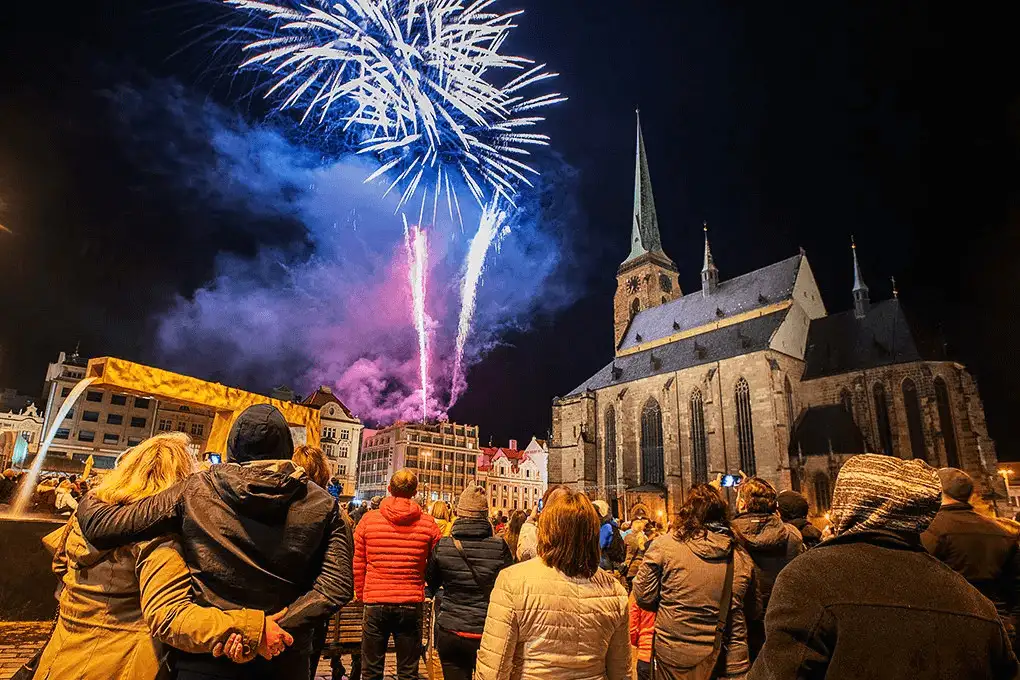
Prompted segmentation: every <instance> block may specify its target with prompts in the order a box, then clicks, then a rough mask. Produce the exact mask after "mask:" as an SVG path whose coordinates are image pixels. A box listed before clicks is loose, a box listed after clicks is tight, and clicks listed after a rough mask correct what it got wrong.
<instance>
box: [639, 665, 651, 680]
mask: <svg viewBox="0 0 1020 680" xmlns="http://www.w3.org/2000/svg"><path fill="white" fill-rule="evenodd" d="M637 680H652V664H651V662H648V661H638V662H637Z"/></svg>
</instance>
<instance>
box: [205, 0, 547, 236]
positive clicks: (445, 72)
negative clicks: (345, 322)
mask: <svg viewBox="0 0 1020 680" xmlns="http://www.w3.org/2000/svg"><path fill="white" fill-rule="evenodd" d="M225 2H227V3H228V4H230V5H233V6H234V7H236V8H237V9H238V10H241V11H243V12H245V13H247V14H248V16H249V17H251V18H253V19H255V22H254V23H249V25H248V29H251V30H254V31H255V32H256V37H255V38H254V39H253V40H252V41H251V42H249V43H248V44H246V45H245V50H246V51H247V52H249V53H251V55H250V56H249V57H248V58H247V59H246V60H245V61H244V63H243V64H242V67H251V66H257V67H261V68H266V69H269V70H270V71H271V72H272V74H273V78H274V82H273V83H272V85H271V87H270V88H269V90H268V92H267V93H266V96H267V97H270V96H275V97H279V98H280V103H279V107H280V108H281V109H287V108H297V109H299V110H302V118H301V120H302V122H304V121H306V120H308V119H311V120H312V121H315V122H317V123H318V124H319V125H321V126H323V128H324V129H325V130H326V131H327V132H337V131H342V133H343V134H344V135H345V138H346V139H348V140H352V143H353V145H354V146H355V148H356V149H357V150H358V151H359V152H361V153H371V154H374V155H376V156H377V157H378V159H379V160H380V162H381V166H380V168H379V169H378V171H377V172H375V173H373V175H372V176H371V177H369V181H371V180H374V179H376V178H378V177H380V176H383V175H388V176H390V177H392V178H393V180H392V183H391V184H390V186H389V189H388V190H387V191H393V190H394V189H396V190H398V191H399V192H400V206H401V207H402V206H404V205H406V204H407V203H408V202H409V201H410V200H411V199H412V198H413V197H414V196H416V195H418V194H421V200H422V208H421V210H422V211H423V212H424V210H425V205H426V202H428V201H429V193H430V190H431V194H432V195H431V204H432V205H431V207H432V212H433V217H434V215H435V211H436V206H437V204H438V201H439V197H440V195H441V194H445V195H446V198H447V205H448V207H449V211H450V216H451V218H452V217H453V215H454V210H455V209H456V212H457V213H458V216H459V213H460V206H459V205H458V204H457V196H456V191H455V190H454V187H455V186H456V184H457V183H459V181H460V180H463V183H464V185H465V186H467V187H468V189H469V190H470V192H471V194H472V195H473V196H474V198H475V200H476V201H477V202H478V203H479V204H480V205H483V204H486V203H488V202H489V201H490V200H492V199H494V198H503V199H505V200H507V201H510V202H511V203H512V202H513V200H514V197H515V195H516V192H517V187H518V186H519V184H520V183H525V184H530V181H529V176H530V175H533V174H536V171H535V170H534V169H533V168H532V167H531V166H529V165H528V164H527V162H526V160H527V157H528V156H529V155H530V154H529V151H528V148H529V147H532V146H536V145H546V144H548V141H549V138H548V137H547V136H546V135H544V134H540V133H537V132H534V127H535V126H536V124H538V123H539V122H541V121H542V120H543V118H542V117H540V116H537V115H535V113H534V112H535V111H536V110H538V109H541V108H543V107H545V106H549V105H551V104H555V103H558V102H561V101H564V100H565V97H563V96H561V95H560V94H559V93H556V92H553V93H545V94H540V95H537V96H530V95H527V94H525V92H527V91H529V90H530V89H531V87H532V86H534V85H536V84H538V83H540V82H542V81H545V80H548V79H550V78H553V77H555V76H556V74H555V73H550V72H548V71H546V70H545V65H544V64H535V63H534V62H532V61H531V60H529V59H526V58H524V57H519V56H508V55H504V54H501V53H500V49H501V47H502V46H503V43H504V42H505V40H506V38H507V36H508V35H509V33H510V31H511V30H512V29H513V28H514V23H513V20H514V18H515V17H517V16H518V15H520V14H521V12H519V11H518V12H510V13H506V14H498V13H494V12H492V11H491V9H490V8H491V6H492V5H493V4H494V3H495V2H496V0H335V1H334V2H328V1H324V0H307V1H306V2H303V3H302V2H294V1H289V0H225Z"/></svg>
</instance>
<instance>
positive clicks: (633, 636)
mask: <svg viewBox="0 0 1020 680" xmlns="http://www.w3.org/2000/svg"><path fill="white" fill-rule="evenodd" d="M654 639H655V612H650V611H648V610H647V609H642V608H641V607H639V606H638V604H637V600H635V599H634V595H633V594H631V596H630V645H631V647H634V648H635V649H637V680H651V678H652V641H653V640H654Z"/></svg>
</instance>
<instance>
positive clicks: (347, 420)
mask: <svg viewBox="0 0 1020 680" xmlns="http://www.w3.org/2000/svg"><path fill="white" fill-rule="evenodd" d="M301 403H302V404H304V405H305V406H310V407H312V408H317V409H319V420H320V421H321V422H322V444H321V446H322V451H323V453H325V454H326V458H328V459H329V464H330V467H331V468H332V469H331V470H330V472H331V473H332V474H333V476H335V477H336V478H337V479H338V480H339V481H340V482H341V484H342V485H343V491H341V493H340V495H341V496H352V497H353V496H354V494H355V487H356V486H357V481H358V476H357V475H358V472H357V470H358V454H359V453H360V452H361V431H362V429H364V425H362V424H361V421H360V420H359V419H358V418H357V417H356V416H355V415H354V414H353V413H351V411H350V409H348V408H347V406H345V405H344V403H343V402H342V401H340V400H339V399H337V397H336V395H335V394H333V390H332V389H330V388H329V387H326V386H325V385H322V386H321V387H319V389H317V390H315V391H314V392H312V393H311V394H310V395H308V397H307V398H306V399H305V400H304V401H302V402H301Z"/></svg>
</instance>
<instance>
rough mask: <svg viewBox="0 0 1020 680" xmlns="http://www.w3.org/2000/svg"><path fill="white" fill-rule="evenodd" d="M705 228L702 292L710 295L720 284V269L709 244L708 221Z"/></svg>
mask: <svg viewBox="0 0 1020 680" xmlns="http://www.w3.org/2000/svg"><path fill="white" fill-rule="evenodd" d="M704 229H705V264H704V266H703V267H702V268H701V294H702V295H704V296H706V297H707V296H708V295H709V294H710V293H712V291H714V290H715V289H716V286H718V285H719V269H718V268H716V266H715V260H714V259H713V258H712V249H711V248H710V247H709V245H708V222H705V224H704Z"/></svg>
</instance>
